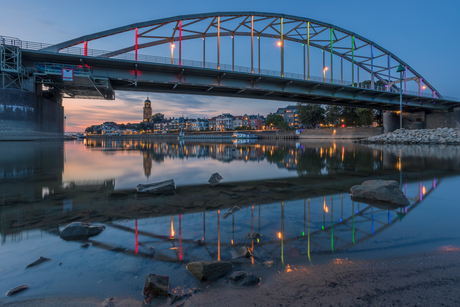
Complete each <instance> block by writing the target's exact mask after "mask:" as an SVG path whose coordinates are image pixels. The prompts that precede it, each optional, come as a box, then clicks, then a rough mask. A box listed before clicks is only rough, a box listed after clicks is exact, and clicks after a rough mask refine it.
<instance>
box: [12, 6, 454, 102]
mask: <svg viewBox="0 0 460 307" xmlns="http://www.w3.org/2000/svg"><path fill="white" fill-rule="evenodd" d="M236 37H246V38H250V47H249V44H248V45H247V48H248V49H249V48H250V53H249V52H248V57H250V63H251V65H250V67H241V66H236V65H235V38H236ZM106 39H114V40H116V42H117V45H124V47H122V48H120V49H117V50H115V51H101V50H94V49H88V46H89V45H91V44H96V45H97V44H98V43H101V42H103V41H106ZM209 39H212V41H214V40H215V41H216V45H215V49H214V50H215V52H216V54H215V55H214V54H213V57H214V56H215V57H216V59H217V60H216V61H217V63H209V62H206V55H207V53H206V46H207V45H206V41H207V40H209ZM194 40H195V41H196V40H202V41H203V47H202V56H203V57H202V60H201V59H200V60H192V61H191V60H185V59H183V57H182V54H186V53H187V52H189V50H188V49H187V48H185V46H183V45H184V44H185V43H186V42H188V41H194ZM262 40H266V41H269V42H270V43H271V44H272V45H273V44H276V45H277V46H278V48H279V50H280V52H279V54H280V58H279V64H280V67H281V70H280V71H275V70H269V69H262V66H263V64H264V63H261V55H260V52H261V41H262ZM229 41H231V64H224V63H223V61H222V60H223V58H224V57H223V55H224V53H230V52H229V50H228V49H229V48H225V47H224V43H227V44H229ZM26 43H27V44H26ZM291 43H296V44H297V45H296V46H301V48H300V49H301V51H302V52H303V56H302V61H299V63H300V62H302V63H303V65H302V70H303V73H295V74H294V73H288V72H286V71H285V57H292V56H291V55H290V54H289V51H290V50H291V49H290V48H289V50H286V49H285V46H286V45H287V44H291ZM4 44H5V43H4ZM6 44H8V42H7V43H6ZM10 44H15V45H16V43H15V42H13V43H10ZM24 45H27V46H26V47H25V50H24V51H26V52H25V53H26V54H27V56H26V60H27V59H28V60H29V61H35V62H37V61H43V62H44V63H45V62H53V63H57V64H60V65H62V64H64V65H67V66H69V65H70V66H71V65H75V66H76V68H77V69H78V68H83V69H84V68H85V67H88V68H89V67H90V68H91V71H90V72H85V73H86V76H85V77H88V76H90V77H93V79H95V78H99V80H98V82H99V84H104V86H105V87H106V88H107V89H105V94H104V93H101V90H98V94H96V95H95V96H98V97H99V98H101V96H102V97H103V98H105V99H113V98H114V95H113V94H111V93H113V91H112V89H119V90H138V91H157V92H171V93H174V92H176V93H187V94H201V95H216V96H237V97H238V96H239V97H245V98H260V99H274V100H288V101H300V102H312V103H323V104H337V105H353V106H361V107H371V108H381V109H396V108H397V106H398V105H399V93H400V91H403V94H404V103H405V105H406V107H407V109H412V110H418V109H452V108H453V107H455V106H458V105H459V104H460V103H459V102H457V101H455V99H453V98H447V97H444V96H442V95H441V94H440V93H439V91H438V90H437V89H436V88H435V87H434V85H433V84H432V83H430V82H429V81H428V80H427V79H426V78H424V77H423V76H422V75H421V74H419V73H418V72H417V71H416V70H415V69H414V68H413V67H411V66H410V65H409V64H408V63H406V62H405V61H403V60H402V59H400V58H399V57H397V56H396V55H394V54H392V53H391V52H390V51H388V50H387V49H385V48H383V47H382V46H380V45H378V44H376V43H374V42H373V41H371V40H369V39H367V38H364V37H362V36H360V35H358V34H356V33H353V32H351V31H348V30H346V29H343V28H340V27H337V26H335V25H332V24H328V23H324V22H321V21H317V20H313V19H309V18H304V17H298V16H292V15H285V14H276V13H264V12H213V13H205V14H194V15H181V16H174V17H169V18H163V19H156V20H151V21H146V22H140V23H135V24H131V25H126V26H123V27H118V28H114V29H110V30H106V31H102V32H97V33H93V34H89V35H85V36H81V37H78V38H75V39H72V40H69V41H66V42H62V43H59V44H55V45H43V44H40V45H37V43H30V44H29V42H21V46H20V47H21V48H24ZM208 45H209V43H208ZM255 45H257V46H255ZM159 46H168V49H170V51H171V57H170V58H169V57H160V56H152V55H143V54H140V52H139V51H141V50H142V51H146V52H152V50H157V49H155V47H159ZM293 46H294V45H293ZM194 49H195V50H196V48H194ZM30 50H34V52H33V54H31V52H30ZM27 51H28V52H27ZM163 51H164V48H163ZM256 52H257V54H256ZM315 53H316V54H315ZM56 54H59V55H62V57H61V58H57V57H56ZM50 55H53V56H50ZM64 55H65V56H64ZM208 55H209V54H208ZM318 55H319V59H318ZM72 56H73V57H72ZM315 56H316V57H315ZM75 57H77V58H75ZM93 58H97V60H95V59H93ZM321 58H322V59H321ZM115 60H117V61H119V62H122V63H115V62H114V61H115ZM256 60H257V63H256ZM321 61H322V65H320V66H321V70H319V69H316V70H315V71H316V72H320V75H321V74H322V76H320V77H315V76H313V74H312V72H313V71H314V67H315V65H316V64H317V63H321ZM127 62H129V63H127ZM132 62H134V63H135V64H133V63H132ZM344 62H345V64H344ZM147 63H150V65H148V64H147ZM151 63H155V64H151ZM60 65H58V66H57V67H54V68H52V69H45V70H43V69H41V68H39V69H38V73H40V74H42V75H43V74H45V75H46V77H50V76H51V75H52V70H53V69H54V70H55V71H59V69H60V67H61V66H60ZM399 65H402V66H403V67H404V68H405V71H404V73H403V87H402V88H401V89H400V88H399V80H400V76H399V73H396V68H397V67H399ZM108 66H111V68H117V69H118V70H114V69H111V70H110V69H105V68H107V67H108ZM102 67H104V68H102ZM191 68H192V69H191ZM121 69H124V70H126V69H129V70H130V71H132V72H133V73H132V74H131V75H130V76H128V74H126V71H125V72H124V73H123V72H121V71H120V70H121ZM50 71H51V72H50ZM152 71H154V73H152ZM36 72H37V71H36ZM360 75H361V78H360ZM76 77H78V76H76ZM104 77H106V78H107V80H106V81H103V80H102V79H103V78H104ZM360 79H361V80H360ZM48 81H50V82H49V83H50V84H51V83H53V84H54V85H55V86H56V87H58V88H59V87H61V91H62V92H64V93H67V94H68V95H69V97H75V98H78V96H84V95H78V93H77V94H75V93H76V90H75V87H74V88H73V89H74V92H73V93H72V89H69V87H68V86H67V85H66V84H65V83H62V80H60V79H56V78H52V76H51V80H50V78H39V79H37V78H36V82H38V83H46V82H48ZM363 81H364V82H363ZM93 83H96V82H93ZM93 85H94V84H93ZM72 86H73V85H72ZM75 86H76V87H78V86H79V85H78V84H76V85H75ZM94 87H97V85H94ZM408 88H409V89H408ZM410 88H413V89H414V88H415V89H416V90H415V91H413V90H412V91H411V90H410ZM87 96H90V95H87ZM88 98H90V97H88Z"/></svg>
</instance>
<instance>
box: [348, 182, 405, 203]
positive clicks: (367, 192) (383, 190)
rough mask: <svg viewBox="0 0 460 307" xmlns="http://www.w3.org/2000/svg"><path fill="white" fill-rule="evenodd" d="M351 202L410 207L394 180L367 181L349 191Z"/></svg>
mask: <svg viewBox="0 0 460 307" xmlns="http://www.w3.org/2000/svg"><path fill="white" fill-rule="evenodd" d="M350 195H351V198H352V199H353V200H358V201H359V200H362V201H365V202H368V203H369V204H371V205H372V204H373V203H377V204H379V203H380V204H382V203H383V204H393V205H398V206H407V205H410V202H409V200H408V199H407V198H406V196H405V195H404V193H403V192H402V191H401V190H400V189H399V184H398V182H397V181H394V180H368V181H365V182H363V183H362V184H361V185H355V186H353V187H351V189H350Z"/></svg>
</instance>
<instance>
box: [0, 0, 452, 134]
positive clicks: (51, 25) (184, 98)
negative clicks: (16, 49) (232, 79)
mask: <svg viewBox="0 0 460 307" xmlns="http://www.w3.org/2000/svg"><path fill="white" fill-rule="evenodd" d="M0 5H1V7H2V12H1V18H0V35H5V36H11V37H17V38H19V39H21V40H26V41H35V42H43V43H59V42H62V41H66V40H69V39H72V38H75V37H79V36H82V35H85V34H90V33H94V32H98V31H102V30H107V29H111V28H114V27H119V26H124V25H127V24H131V23H136V22H141V21H148V20H153V19H158V18H164V17H170V16H175V15H182V14H195V13H206V12H214V11H216V12H217V11H260V12H273V13H285V14H290V15H295V16H301V17H307V18H312V19H316V20H319V21H324V22H327V23H331V24H334V25H336V26H338V27H342V28H344V29H347V30H350V31H353V32H355V33H357V34H359V35H362V36H364V37H366V38H368V39H370V40H372V41H374V42H376V43H377V44H379V45H381V46H383V47H384V48H386V49H388V50H389V51H391V52H392V53H394V54H395V55H397V56H398V57H400V58H401V59H403V60H404V61H406V62H407V63H409V64H410V65H411V66H412V67H413V68H415V69H416V70H417V71H418V72H419V73H420V74H421V75H423V76H424V77H425V78H426V79H427V80H429V81H430V82H431V83H432V84H433V85H434V86H435V87H436V88H437V89H438V91H439V92H440V93H442V94H443V95H444V96H454V97H460V90H459V86H458V82H459V78H458V77H457V76H456V75H455V73H456V70H457V69H458V67H460V59H459V57H458V56H457V54H458V49H459V47H460V43H459V42H458V40H457V39H456V36H457V35H456V32H457V30H459V29H460V19H459V18H458V12H460V2H459V1H451V0H439V1H436V2H434V1H429V0H418V1H408V0H406V1H401V0H399V1H398V0H388V1H367V0H355V1H343V0H336V1H332V0H330V1H327V0H323V1H268V0H265V1H255V0H254V1H243V0H233V1H184V0H176V1H115V0H113V1H102V0H98V1H88V0H81V1H56V0H42V1H35V0H18V1H6V0H0ZM109 47H110V46H109ZM114 49H115V48H114ZM140 53H141V52H140ZM183 58H185V59H187V55H184V56H183ZM225 62H226V63H228V64H229V62H228V61H225ZM147 96H149V97H150V100H151V101H152V107H153V112H154V113H156V112H161V113H164V114H165V116H166V117H173V116H174V117H177V116H181V115H182V114H183V115H184V116H188V117H211V116H216V115H218V114H220V113H231V114H233V115H242V114H244V113H247V114H261V115H266V114H268V113H270V112H274V111H276V109H277V108H278V107H283V106H286V105H288V104H289V103H287V102H282V101H281V102H280V101H262V100H247V99H235V98H220V97H207V96H188V95H177V94H176V95H174V94H158V93H139V92H136V93H135V92H116V97H117V98H116V100H115V101H104V100H77V99H66V100H64V107H65V115H66V117H67V124H66V131H83V130H84V129H85V128H86V127H87V126H90V125H92V124H99V123H102V122H104V121H115V122H117V123H123V122H124V123H126V122H140V121H141V120H142V107H143V101H144V100H145V98H146V97H147ZM291 104H292V103H291Z"/></svg>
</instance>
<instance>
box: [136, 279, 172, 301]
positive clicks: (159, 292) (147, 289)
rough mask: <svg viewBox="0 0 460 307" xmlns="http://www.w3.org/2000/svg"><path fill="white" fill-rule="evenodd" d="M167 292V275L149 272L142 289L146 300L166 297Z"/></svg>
mask: <svg viewBox="0 0 460 307" xmlns="http://www.w3.org/2000/svg"><path fill="white" fill-rule="evenodd" d="M168 292H169V277H168V276H161V275H156V274H149V275H147V278H146V279H145V285H144V291H143V292H142V294H144V296H145V297H146V300H147V301H148V300H149V299H152V298H154V297H164V298H166V297H168Z"/></svg>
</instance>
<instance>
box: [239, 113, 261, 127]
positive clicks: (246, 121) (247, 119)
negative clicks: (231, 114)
mask: <svg viewBox="0 0 460 307" xmlns="http://www.w3.org/2000/svg"><path fill="white" fill-rule="evenodd" d="M242 118H243V126H244V127H248V129H252V130H262V129H264V126H265V118H264V117H263V116H260V115H258V114H257V115H247V114H244V115H243V116H242Z"/></svg>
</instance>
